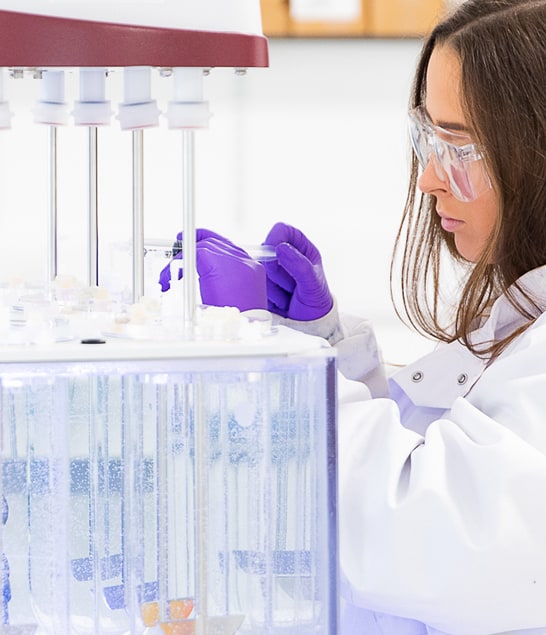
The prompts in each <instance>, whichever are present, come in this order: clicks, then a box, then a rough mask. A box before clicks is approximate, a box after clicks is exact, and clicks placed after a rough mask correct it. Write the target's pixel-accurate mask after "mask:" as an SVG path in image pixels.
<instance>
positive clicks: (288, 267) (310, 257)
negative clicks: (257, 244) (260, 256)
mask: <svg viewBox="0 0 546 635" xmlns="http://www.w3.org/2000/svg"><path fill="white" fill-rule="evenodd" d="M264 244H265V245H272V246H274V247H275V248H276V252H277V260H276V261H271V262H266V263H265V268H266V272H267V299H268V307H269V310H270V311H271V312H272V313H277V314H278V315H281V316H282V317H286V318H290V319H292V320H299V321H302V322H307V321H310V320H317V319H318V318H321V317H323V316H324V315H326V314H327V313H328V312H329V311H330V309H331V308H332V306H333V304H334V299H333V297H332V294H331V293H330V290H329V289H328V283H327V282H326V277H325V275H324V270H323V268H322V259H321V257H320V253H319V251H318V249H317V248H316V247H315V245H313V243H312V242H311V241H310V240H309V239H308V238H307V237H306V236H305V235H304V234H303V233H302V232H301V231H300V230H299V229H296V228H295V227H292V226H291V225H286V224H285V223H276V224H275V225H274V226H273V228H272V229H271V231H270V232H269V234H268V235H267V238H266V239H265V242H264Z"/></svg>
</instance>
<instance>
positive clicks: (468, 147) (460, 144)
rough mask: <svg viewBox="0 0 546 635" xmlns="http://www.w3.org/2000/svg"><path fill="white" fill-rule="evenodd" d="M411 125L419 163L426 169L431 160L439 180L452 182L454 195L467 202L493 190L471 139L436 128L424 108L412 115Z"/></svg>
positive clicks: (411, 136) (414, 147)
mask: <svg viewBox="0 0 546 635" xmlns="http://www.w3.org/2000/svg"><path fill="white" fill-rule="evenodd" d="M409 124H410V125H409V130H410V138H411V142H412V145H413V150H414V152H415V155H416V156H417V160H418V161H419V164H420V165H421V167H422V168H423V169H425V168H426V166H427V165H428V163H429V161H431V160H432V162H433V165H434V169H435V171H436V174H437V176H438V178H439V179H440V180H442V181H444V182H446V181H448V182H449V186H450V188H451V191H452V193H453V196H455V197H456V198H457V199H459V200H460V201H463V202H465V203H467V202H470V201H474V200H476V198H478V196H480V195H481V194H482V193H483V192H484V191H485V190H487V189H489V188H490V187H491V182H490V180H489V178H488V176H487V175H486V174H485V171H484V169H483V165H482V163H481V159H482V156H481V154H480V153H479V152H478V150H477V149H476V146H475V145H474V144H473V143H468V141H469V140H470V139H469V137H467V136H466V135H460V134H457V133H454V132H450V131H449V130H444V129H443V128H440V127H438V126H434V125H433V124H432V122H431V121H430V120H429V118H428V116H427V115H426V113H425V112H424V110H423V108H422V107H418V108H415V109H414V110H412V111H411V112H410V113H409ZM447 139H450V140H452V141H457V143H452V142H451V141H447ZM465 142H466V143H465Z"/></svg>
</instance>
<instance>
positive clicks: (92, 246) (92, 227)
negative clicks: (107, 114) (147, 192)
mask: <svg viewBox="0 0 546 635" xmlns="http://www.w3.org/2000/svg"><path fill="white" fill-rule="evenodd" d="M97 165H98V134H97V127H96V126H90V127H89V173H88V188H89V200H88V206H89V248H88V251H89V266H88V282H89V286H90V287H96V286H98V284H99V229H98V228H99V215H98V169H97Z"/></svg>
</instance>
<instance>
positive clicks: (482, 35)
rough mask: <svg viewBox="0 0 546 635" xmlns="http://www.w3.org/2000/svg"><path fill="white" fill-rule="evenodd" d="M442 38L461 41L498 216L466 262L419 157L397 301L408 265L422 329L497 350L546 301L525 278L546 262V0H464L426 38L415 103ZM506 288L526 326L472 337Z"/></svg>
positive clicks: (412, 303) (405, 307)
mask: <svg viewBox="0 0 546 635" xmlns="http://www.w3.org/2000/svg"><path fill="white" fill-rule="evenodd" d="M437 45H442V46H444V45H447V46H449V47H451V48H452V49H453V50H454V51H455V53H456V54H457V55H458V57H459V60H460V63H461V70H462V78H463V80H462V81H463V85H462V87H461V89H462V96H461V98H462V100H463V109H464V110H465V113H466V116H467V121H468V122H469V124H470V127H471V129H472V130H473V137H474V139H475V141H476V143H477V144H478V145H479V146H480V148H482V149H483V154H484V160H485V164H486V166H487V170H488V173H489V175H490V178H491V181H492V182H493V184H494V187H495V189H496V191H497V193H498V198H499V214H498V220H497V223H496V226H495V228H494V230H493V234H492V236H491V240H490V242H489V245H488V247H487V249H486V253H483V254H482V255H481V257H480V259H479V261H477V262H476V263H469V262H466V261H464V259H463V258H462V257H461V256H460V255H459V254H458V252H457V250H456V248H455V243H454V240H453V236H452V234H449V233H447V232H445V231H444V230H443V229H442V227H441V225H440V222H439V218H438V216H437V214H435V213H434V208H435V202H436V200H435V197H434V196H432V195H418V193H417V177H418V162H417V159H416V157H415V156H413V157H412V165H411V177H410V186H409V191H408V197H407V200H406V205H405V211H404V215H403V218H402V222H401V224H400V228H399V231H398V235H397V238H396V242H395V250H394V255H393V260H392V263H391V294H392V296H393V299H394V295H395V294H394V280H395V278H396V276H395V273H394V272H395V268H396V266H397V265H398V263H400V267H401V305H402V308H400V307H398V308H397V311H398V313H399V315H401V316H402V314H405V316H406V318H407V319H408V321H409V322H410V324H411V325H412V326H413V327H414V328H416V329H417V330H418V331H419V332H421V333H422V334H425V335H428V336H431V337H433V338H435V339H439V340H442V341H446V342H450V341H454V340H457V339H459V340H461V341H462V342H463V343H464V344H465V345H466V346H468V347H469V348H470V349H471V350H472V351H473V352H474V353H476V354H488V355H489V354H492V355H493V356H495V355H497V354H499V353H500V352H501V351H502V350H503V349H504V348H505V346H506V345H507V344H508V343H509V342H510V341H512V340H513V339H514V337H516V336H517V335H518V334H519V333H521V332H522V331H523V330H524V329H525V328H527V327H528V326H529V325H530V324H531V323H532V322H533V321H534V320H535V319H536V318H537V317H538V316H539V315H540V313H542V311H544V310H545V308H546V307H544V306H541V305H540V302H539V301H538V300H537V299H534V298H533V297H532V295H531V294H530V293H529V292H526V291H525V289H524V288H522V285H519V284H518V282H517V280H518V278H520V276H522V275H523V274H524V273H526V272H527V271H530V270H531V269H534V268H536V267H539V266H541V265H544V264H546V0H467V1H466V2H464V3H463V4H462V5H461V6H460V7H459V8H458V9H457V10H455V11H454V12H453V13H452V14H451V15H448V16H447V17H446V18H445V19H444V20H443V21H442V22H441V23H440V24H438V26H437V27H436V28H435V29H434V31H433V32H432V33H431V34H430V36H429V37H428V38H427V39H426V41H425V42H424V45H423V48H422V51H421V56H420V58H419V62H418V65H417V69H416V73H415V78H414V84H413V90H412V95H411V100H410V107H411V108H414V107H416V106H418V105H420V104H422V103H424V100H425V94H426V74H427V68H428V63H429V60H430V56H431V54H432V51H433V49H434V48H435V46H437ZM446 255H448V256H450V258H449V259H448V260H446ZM448 261H449V262H450V263H451V264H452V265H454V266H455V268H456V269H457V270H458V271H459V273H462V277H461V278H460V280H461V283H460V286H459V289H458V291H457V293H458V294H459V297H458V305H457V306H456V307H453V310H452V314H451V316H450V320H449V322H448V323H444V322H445V321H446V320H445V316H443V315H442V312H443V307H444V303H443V300H442V297H441V285H442V281H443V280H445V276H444V273H445V266H446V263H447V262H448ZM491 263H494V264H491ZM398 279H400V277H399V278H398ZM501 294H505V295H506V296H507V297H508V299H509V301H510V302H511V303H512V304H513V306H514V307H515V308H516V309H517V310H518V311H519V312H520V313H521V315H522V316H523V317H524V318H525V320H524V322H525V323H524V325H523V326H522V327H520V328H519V329H518V330H517V331H514V332H512V333H510V334H508V335H507V336H506V337H505V338H504V339H502V340H501V341H497V342H489V343H482V345H481V346H477V345H476V344H472V343H471V342H470V339H469V335H470V333H471V331H472V330H474V328H475V327H476V324H477V321H478V320H479V319H480V318H482V317H484V316H485V315H486V314H487V312H488V310H489V308H490V306H491V304H492V302H493V301H494V300H495V299H496V298H498V297H499V296H500V295H501ZM395 305H396V300H395Z"/></svg>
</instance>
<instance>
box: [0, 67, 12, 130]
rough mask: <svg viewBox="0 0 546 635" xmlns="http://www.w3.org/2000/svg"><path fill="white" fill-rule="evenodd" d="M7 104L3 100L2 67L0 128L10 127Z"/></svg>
mask: <svg viewBox="0 0 546 635" xmlns="http://www.w3.org/2000/svg"><path fill="white" fill-rule="evenodd" d="M12 116H13V113H11V112H10V109H9V104H8V102H7V101H4V69H3V68H0V130H7V129H8V128H11V118H12Z"/></svg>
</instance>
